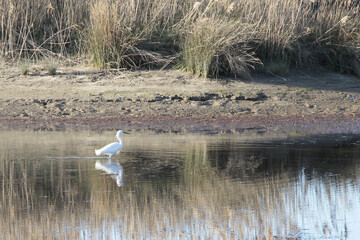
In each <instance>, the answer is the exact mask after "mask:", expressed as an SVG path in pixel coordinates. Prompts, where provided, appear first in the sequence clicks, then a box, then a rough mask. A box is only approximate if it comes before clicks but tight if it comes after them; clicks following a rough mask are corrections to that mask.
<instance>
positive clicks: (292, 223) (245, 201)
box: [0, 132, 360, 239]
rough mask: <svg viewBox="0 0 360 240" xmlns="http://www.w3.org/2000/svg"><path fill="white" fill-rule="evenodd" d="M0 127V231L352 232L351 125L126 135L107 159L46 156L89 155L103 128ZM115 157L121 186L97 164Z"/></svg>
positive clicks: (358, 182) (5, 235)
mask: <svg viewBox="0 0 360 240" xmlns="http://www.w3.org/2000/svg"><path fill="white" fill-rule="evenodd" d="M0 134H1V136H0V149H1V150H0V194H1V197H0V215H1V216H2V219H3V220H2V221H1V222H0V239H27V238H29V236H31V238H34V239H49V238H50V239H53V238H56V239H90V238H92V239H143V238H149V239H151V238H154V239H299V238H301V239H319V238H325V239H329V238H331V239H356V237H357V236H359V234H360V232H359V228H358V226H360V219H359V217H358V213H359V211H360V191H359V186H360V177H359V176H360V167H359V162H360V148H359V144H357V143H358V142H359V141H358V139H359V138H358V137H357V136H346V137H345V138H343V136H320V137H314V136H310V138H311V139H316V142H315V143H313V141H308V139H309V137H307V136H305V137H301V138H287V137H284V136H283V137H274V138H272V137H268V138H265V137H264V136H262V137H261V138H254V139H245V140H244V137H243V136H173V135H172V136H169V135H159V136H148V134H143V135H135V134H134V135H132V136H131V137H129V138H128V139H127V140H128V141H127V142H126V144H127V145H126V146H124V150H125V151H124V152H122V155H121V158H120V157H119V159H118V161H115V160H114V161H113V162H109V161H100V160H99V161H96V160H93V159H87V158H79V159H73V158H53V159H49V158H46V156H54V157H55V156H91V155H92V153H93V148H94V146H96V145H101V144H102V143H104V142H106V141H107V138H102V136H103V135H104V134H98V133H96V132H74V133H72V132H66V133H64V132H53V133H48V132H45V133H34V132H25V133H24V132H21V133H18V132H0ZM19 136H22V138H19ZM84 139H88V142H84ZM76 142H83V143H84V144H81V145H76V144H74V143H76ZM15 143H16V144H15ZM353 143H355V144H353ZM74 145H76V146H77V148H74ZM38 146H45V147H43V148H39V147H38ZM120 163H121V164H120ZM94 164H95V169H94ZM123 168H124V171H125V172H126V184H125V185H123V186H122V187H121V188H119V187H118V185H119V184H114V181H113V179H111V178H109V177H108V176H107V175H105V176H104V175H102V174H99V170H101V171H104V172H105V173H110V174H111V175H113V176H119V173H120V172H121V176H123V172H122V169H123ZM105 169H106V170H105ZM107 169H110V170H107ZM110 171H111V172H110ZM114 173H115V174H114ZM116 180H117V178H116ZM119 182H122V180H121V181H119Z"/></svg>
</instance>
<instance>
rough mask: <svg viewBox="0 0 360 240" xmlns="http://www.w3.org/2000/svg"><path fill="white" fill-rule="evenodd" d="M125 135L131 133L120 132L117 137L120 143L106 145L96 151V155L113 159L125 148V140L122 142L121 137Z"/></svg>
mask: <svg viewBox="0 0 360 240" xmlns="http://www.w3.org/2000/svg"><path fill="white" fill-rule="evenodd" d="M123 133H125V134H129V133H127V132H125V131H123V130H120V131H118V132H117V133H116V136H115V137H117V139H119V142H113V143H110V144H108V145H106V146H105V147H103V148H101V149H97V150H95V154H96V155H98V156H99V155H101V154H105V155H109V159H111V157H112V156H113V155H114V154H116V153H118V152H120V151H121V149H122V148H123V145H124V142H123V140H122V138H121V136H120V135H121V134H123Z"/></svg>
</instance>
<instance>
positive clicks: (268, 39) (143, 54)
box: [0, 0, 360, 78]
mask: <svg viewBox="0 0 360 240" xmlns="http://www.w3.org/2000/svg"><path fill="white" fill-rule="evenodd" d="M359 7H360V6H359V3H357V1H325V0H315V1H310V0H298V1H294V0H271V1H270V0H261V1H260V0H255V1H250V0H220V1H219V0H203V1H193V0H185V1H182V0H171V1H168V0H134V1H129V0H125V1H117V0H91V1H86V0H79V1H73V0H64V1H54V0H25V1H16V0H8V1H1V2H0V8H1V9H7V11H0V17H1V21H0V24H1V28H0V33H1V34H0V53H1V56H2V57H3V58H5V59H7V60H16V61H22V59H24V58H25V59H27V60H31V61H32V60H37V59H41V58H44V57H46V58H56V59H59V60H66V61H69V60H70V61H78V60H79V59H81V60H83V61H86V62H89V63H92V64H93V65H95V66H97V67H99V68H118V69H121V68H126V69H138V68H157V69H159V68H160V69H162V68H165V67H169V66H179V67H181V68H183V69H186V70H187V71H189V72H191V73H194V74H196V75H198V76H202V77H218V76H235V77H245V78H246V77H249V76H250V75H251V73H252V72H253V71H257V70H258V69H260V70H261V71H265V72H267V73H269V74H275V75H286V74H288V72H289V70H290V69H291V68H294V67H305V66H326V67H328V68H330V69H331V70H335V71H338V72H342V73H354V74H357V75H359V76H360V60H359V59H360V11H359Z"/></svg>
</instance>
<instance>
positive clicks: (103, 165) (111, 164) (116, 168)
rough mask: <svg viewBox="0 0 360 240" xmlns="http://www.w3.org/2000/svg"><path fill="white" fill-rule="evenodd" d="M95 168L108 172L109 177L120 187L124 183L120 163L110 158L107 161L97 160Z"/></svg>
mask: <svg viewBox="0 0 360 240" xmlns="http://www.w3.org/2000/svg"><path fill="white" fill-rule="evenodd" d="M95 169H96V170H101V171H103V172H105V173H106V174H109V175H110V176H111V178H113V179H114V180H115V181H116V184H117V185H118V186H119V187H121V186H122V185H124V170H123V167H122V166H121V164H120V163H118V162H115V161H113V160H111V159H109V160H108V161H99V160H97V161H96V163H95Z"/></svg>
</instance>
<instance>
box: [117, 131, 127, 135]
mask: <svg viewBox="0 0 360 240" xmlns="http://www.w3.org/2000/svg"><path fill="white" fill-rule="evenodd" d="M120 134H129V133H128V132H125V131H124V130H119V131H117V133H116V136H120Z"/></svg>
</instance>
